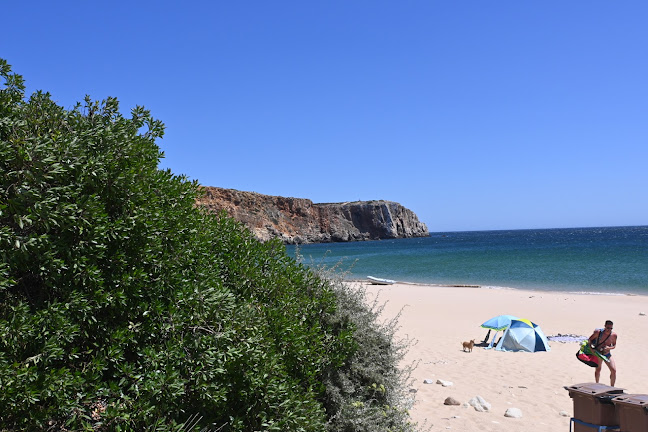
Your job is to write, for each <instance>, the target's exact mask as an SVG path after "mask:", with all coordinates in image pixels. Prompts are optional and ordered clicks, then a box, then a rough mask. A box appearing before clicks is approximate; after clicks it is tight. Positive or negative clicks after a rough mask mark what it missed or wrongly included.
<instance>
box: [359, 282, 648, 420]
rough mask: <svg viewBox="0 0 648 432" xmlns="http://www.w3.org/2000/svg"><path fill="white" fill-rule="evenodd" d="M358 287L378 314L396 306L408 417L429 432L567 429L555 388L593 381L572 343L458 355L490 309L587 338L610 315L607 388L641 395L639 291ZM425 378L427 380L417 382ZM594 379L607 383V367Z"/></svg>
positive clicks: (390, 313) (646, 320) (643, 303)
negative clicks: (405, 347)
mask: <svg viewBox="0 0 648 432" xmlns="http://www.w3.org/2000/svg"><path fill="white" fill-rule="evenodd" d="M365 283H366V282H363V284H365ZM365 287H366V288H367V291H368V293H370V294H371V293H374V294H376V293H377V294H378V295H379V299H380V300H381V301H383V302H386V305H385V309H384V312H383V313H384V317H385V318H393V317H394V316H396V314H398V313H399V312H401V316H400V319H399V324H400V328H399V335H400V336H401V337H405V336H407V337H410V338H413V339H415V340H416V341H417V343H416V344H415V345H414V346H413V347H411V348H410V350H409V353H408V355H407V358H406V362H408V363H412V362H419V364H418V367H417V368H416V370H415V371H414V374H413V383H412V385H411V388H412V389H413V390H416V393H415V394H416V402H415V404H414V406H413V408H412V410H411V415H412V418H413V419H414V420H415V421H416V422H418V423H419V424H427V425H428V426H431V427H430V429H429V430H431V431H442V430H443V431H445V430H449V429H452V430H458V431H511V432H514V431H515V432H518V431H523V430H536V431H568V430H569V417H570V416H571V415H572V414H573V404H572V399H571V398H570V397H569V393H568V392H567V391H566V390H565V389H564V386H566V385H572V384H577V383H587V382H594V368H591V367H588V366H586V365H584V364H582V363H580V362H579V361H578V360H577V359H576V357H575V353H576V351H577V350H578V343H576V342H570V343H560V342H555V341H554V342H550V347H551V350H550V351H548V352H538V353H527V352H501V351H495V350H486V349H484V348H483V347H478V346H475V347H474V349H473V351H472V352H471V353H468V352H464V351H463V350H462V345H461V342H462V341H468V340H470V339H475V341H476V343H478V342H481V341H482V340H483V339H484V337H485V336H486V333H487V330H485V329H482V328H481V327H480V325H481V324H482V323H483V322H484V321H486V320H488V319H489V318H492V317H494V316H496V315H502V314H510V315H515V316H517V317H520V318H527V319H529V320H531V321H533V322H534V323H536V324H538V325H539V326H540V327H541V328H542V330H543V331H544V333H545V335H547V336H555V335H558V334H559V333H560V334H575V335H580V336H585V337H589V336H590V335H591V333H592V331H593V330H594V329H595V328H600V327H603V325H604V322H605V320H606V319H610V320H612V321H614V331H615V332H616V333H617V334H618V344H617V348H616V349H614V350H613V351H612V353H613V356H614V358H615V360H616V364H617V369H618V372H617V381H616V387H620V388H624V389H625V392H626V393H630V394H639V393H640V394H648V369H647V368H646V367H645V362H646V354H645V348H644V346H643V343H642V336H644V337H645V335H646V334H647V332H648V316H646V315H641V313H648V296H629V295H595V294H572V293H561V292H545V291H526V290H514V289H492V288H486V287H478V288H470V287H463V288H458V287H442V286H430V285H416V284H404V283H396V284H394V285H388V286H378V285H369V284H367V285H365ZM501 334H502V333H501V332H500V333H499V335H501ZM491 337H492V333H491ZM424 380H432V382H433V383H432V384H425V383H424ZM437 380H444V381H450V382H452V386H449V387H443V386H442V385H440V384H436V381H437ZM601 383H603V384H608V385H609V384H610V382H609V370H608V369H607V367H606V366H603V370H602V372H601ZM448 396H452V397H453V398H455V399H457V400H458V401H459V402H461V403H462V404H463V403H464V402H468V401H469V400H470V399H471V398H473V397H475V396H481V397H482V398H483V399H485V400H486V401H487V402H488V403H490V404H491V409H490V411H488V412H478V411H476V410H475V409H474V408H473V407H465V406H447V405H444V400H445V399H446V398H447V397H448ZM508 408H518V409H519V410H521V412H522V417H521V418H509V417H505V416H504V413H505V412H506V410H507V409H508ZM561 412H564V413H567V414H568V416H564V415H561ZM564 413H563V414H564Z"/></svg>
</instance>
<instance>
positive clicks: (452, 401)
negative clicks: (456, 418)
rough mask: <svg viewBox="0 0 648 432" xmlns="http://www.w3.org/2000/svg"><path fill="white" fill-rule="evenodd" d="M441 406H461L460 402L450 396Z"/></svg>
mask: <svg viewBox="0 0 648 432" xmlns="http://www.w3.org/2000/svg"><path fill="white" fill-rule="evenodd" d="M443 405H461V402H459V401H458V400H457V399H455V398H453V397H452V396H448V397H447V398H446V400H445V401H443Z"/></svg>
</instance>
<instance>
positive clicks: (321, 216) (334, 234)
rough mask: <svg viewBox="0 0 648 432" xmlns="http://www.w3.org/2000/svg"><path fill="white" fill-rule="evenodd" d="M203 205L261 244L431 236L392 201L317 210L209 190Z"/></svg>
mask: <svg viewBox="0 0 648 432" xmlns="http://www.w3.org/2000/svg"><path fill="white" fill-rule="evenodd" d="M204 190H205V195H204V197H202V198H201V199H199V200H198V204H199V205H202V206H204V207H206V208H208V209H209V210H211V211H214V212H217V211H221V210H225V211H226V212H227V213H228V214H229V215H230V216H231V217H233V218H234V219H236V220H238V221H240V222H242V223H243V224H245V225H246V226H247V227H248V228H249V229H250V230H251V231H252V232H253V233H254V235H255V236H256V237H257V238H258V239H260V240H263V241H265V240H269V239H271V238H274V237H278V238H279V239H281V240H282V241H283V242H284V243H288V244H294V243H326V242H344V241H358V240H377V239H390V238H405V237H427V236H428V235H429V231H428V229H427V226H425V224H424V223H422V222H420V221H419V220H418V217H417V216H416V214H414V212H412V211H411V210H409V209H406V208H405V207H403V206H402V205H400V204H398V203H395V202H392V201H382V200H379V201H355V202H346V203H326V204H314V203H313V202H312V201H311V200H309V199H305V198H285V197H280V196H271V195H262V194H259V193H256V192H243V191H238V190H235V189H223V188H217V187H209V186H207V187H204Z"/></svg>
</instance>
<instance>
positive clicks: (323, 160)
mask: <svg viewBox="0 0 648 432" xmlns="http://www.w3.org/2000/svg"><path fill="white" fill-rule="evenodd" d="M2 14H3V15H4V19H3V20H2V21H3V31H2V33H3V37H2V38H1V39H0V57H3V58H5V59H6V60H7V61H8V62H9V63H10V64H11V65H12V66H13V69H14V71H15V72H17V73H20V74H22V75H23V76H24V77H25V79H26V81H27V85H28V91H29V92H32V91H34V90H37V89H42V90H46V91H49V92H50V93H51V94H52V96H53V99H54V100H56V101H58V103H59V104H60V105H62V106H64V107H68V108H71V107H72V106H73V105H74V103H75V102H76V101H79V100H82V99H83V97H84V95H86V94H89V95H90V96H91V97H93V98H94V99H104V98H106V97H107V96H115V97H117V98H118V99H119V100H120V102H121V108H122V111H123V112H124V113H128V112H129V111H130V109H131V108H132V107H134V106H135V105H144V106H145V107H146V108H148V109H150V110H151V111H152V113H153V115H154V116H155V117H156V118H158V119H160V120H162V121H163V122H164V123H165V124H166V126H167V129H166V135H165V136H164V138H163V139H162V140H160V141H159V145H160V147H161V148H162V150H163V151H164V152H165V159H164V160H163V161H162V164H161V166H162V167H163V168H170V169H171V170H172V171H173V172H174V173H176V174H185V175H187V176H188V177H189V178H191V179H197V180H198V181H199V182H200V183H201V184H203V185H209V186H219V187H226V188H234V189H239V190H245V191H255V192H259V193H263V194H269V195H281V196H292V197H299V198H309V199H312V200H313V201H314V202H344V201H354V200H372V199H385V200H390V201H396V202H399V203H401V204H402V205H404V206H405V207H408V208H410V209H411V210H413V211H414V212H415V213H416V214H417V215H418V216H419V218H420V219H421V220H422V221H423V222H425V223H426V224H427V225H428V228H429V229H430V231H455V230H456V231H465V230H490V229H518V228H553V227H587V226H621V225H646V224H648V199H647V198H648V197H647V193H646V189H647V188H648V169H647V168H646V162H647V161H648V51H647V48H646V47H647V43H648V26H647V25H646V23H647V22H648V2H645V1H643V0H641V1H639V0H627V1H623V2H611V1H603V0H589V1H578V0H573V1H561V2H559V1H545V2H521V1H512V0H511V1H496V2H485V1H483V0H466V1H461V2H451V1H433V0H428V1H404V2H387V1H375V0H374V1H349V0H345V1H326V2H324V1H314V2H297V1H275V2H267V1H263V2H262V1H249V2H230V1H227V2H226V1H185V2H169V1H162V2H159V1H157V2H152V1H129V2H124V1H121V0H117V1H111V2H88V1H66V2H51V1H25V2H11V3H9V4H5V5H3V8H2Z"/></svg>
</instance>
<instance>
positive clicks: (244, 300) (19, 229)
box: [0, 59, 413, 431]
mask: <svg viewBox="0 0 648 432" xmlns="http://www.w3.org/2000/svg"><path fill="white" fill-rule="evenodd" d="M0 74H1V75H2V77H3V79H4V80H5V85H4V87H3V88H1V89H0V257H1V261H0V388H1V389H2V391H0V425H2V427H4V428H5V429H4V430H115V431H120V430H121V431H126V430H159V431H178V430H189V429H193V428H195V427H200V428H210V429H213V430H221V431H252V430H269V431H270V430H275V431H287V430H300V431H322V430H331V431H343V430H345V431H351V430H354V431H355V430H412V429H413V426H412V425H411V424H409V422H408V420H407V416H406V411H405V408H406V403H407V401H406V400H405V399H403V398H402V397H401V396H399V395H400V392H401V391H402V384H403V375H402V373H401V372H399V370H398V369H397V367H396V365H397V362H398V361H399V360H400V357H399V356H400V354H401V352H402V348H403V347H402V345H399V344H398V343H396V342H394V341H393V326H387V327H385V326H381V325H380V324H378V321H377V316H378V315H377V312H376V310H374V309H372V308H371V307H368V306H366V305H365V304H364V303H363V299H362V294H361V293H359V292H358V291H355V290H353V289H351V288H350V287H348V285H346V284H344V283H341V282H340V281H339V280H338V281H337V282H336V280H335V279H334V278H333V279H331V278H328V277H322V276H321V275H318V274H317V273H316V272H313V271H311V270H309V269H308V268H307V267H305V266H302V265H301V264H298V263H297V262H295V261H294V260H292V259H290V258H289V257H288V256H287V255H286V254H285V250H284V246H283V245H282V244H281V243H279V242H278V241H270V242H266V243H261V242H259V241H257V240H255V239H254V238H253V236H252V235H251V233H250V232H249V231H247V230H246V229H244V228H243V227H242V226H241V225H240V224H239V223H237V222H235V221H234V220H232V219H230V218H228V217H226V216H225V215H224V214H219V215H213V214H209V213H207V212H206V211H204V210H203V209H201V208H197V207H196V205H195V202H196V198H197V197H198V194H199V193H200V187H199V186H198V184H197V183H196V182H189V181H187V179H186V178H185V177H183V176H175V175H173V174H172V173H171V172H170V171H168V170H159V169H158V168H157V164H158V162H159V159H160V157H161V156H162V154H161V152H160V150H159V148H158V146H157V145H156V143H155V141H156V139H158V138H160V137H162V135H163V133H164V126H163V125H162V123H161V122H159V121H158V120H155V119H153V118H152V117H151V115H150V113H149V112H148V111H146V110H145V109H144V108H142V107H136V108H134V109H133V110H132V112H131V118H125V117H124V116H123V115H122V114H120V112H119V105H118V102H117V100H116V99H114V98H108V99H107V100H105V101H102V102H95V101H92V100H91V99H90V98H89V97H86V98H85V102H84V103H83V104H77V105H76V106H75V107H74V108H73V109H71V110H65V109H63V108H61V107H59V106H57V105H56V104H55V103H54V102H53V101H52V100H51V98H50V95H49V94H48V93H43V92H36V93H34V94H33V95H32V96H31V97H30V98H29V99H28V100H25V96H24V84H23V80H22V77H20V76H19V75H16V74H13V73H12V72H11V69H10V67H9V65H8V64H7V62H6V61H4V60H1V59H0Z"/></svg>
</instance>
